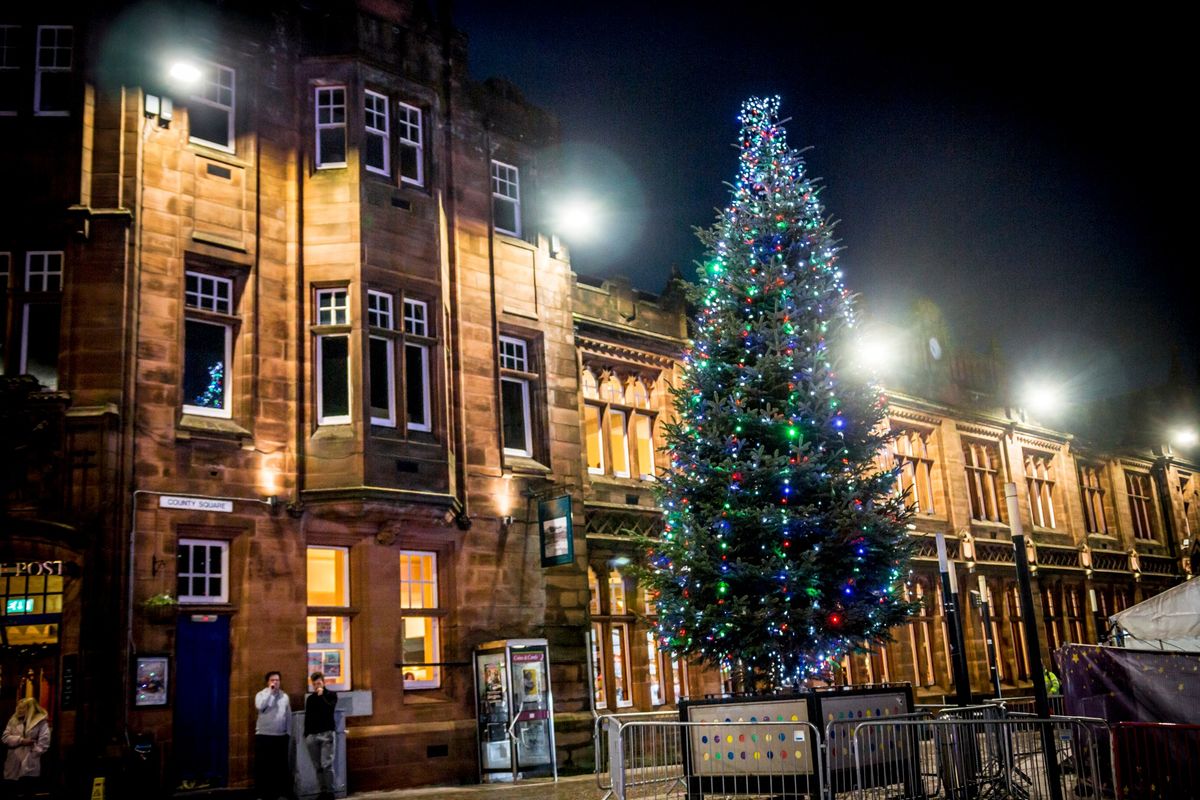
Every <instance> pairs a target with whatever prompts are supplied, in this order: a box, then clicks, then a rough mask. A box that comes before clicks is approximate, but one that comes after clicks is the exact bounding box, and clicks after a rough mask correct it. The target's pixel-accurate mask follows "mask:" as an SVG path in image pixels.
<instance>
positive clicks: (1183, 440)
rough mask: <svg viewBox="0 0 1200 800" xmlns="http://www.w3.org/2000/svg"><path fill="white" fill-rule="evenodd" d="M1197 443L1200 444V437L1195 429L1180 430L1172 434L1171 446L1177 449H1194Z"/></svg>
mask: <svg viewBox="0 0 1200 800" xmlns="http://www.w3.org/2000/svg"><path fill="white" fill-rule="evenodd" d="M1197 442H1200V436H1198V435H1197V434H1196V429H1195V428H1178V429H1176V430H1175V432H1174V433H1173V434H1171V444H1173V445H1175V446H1176V447H1183V448H1192V447H1195V446H1196V443H1197Z"/></svg>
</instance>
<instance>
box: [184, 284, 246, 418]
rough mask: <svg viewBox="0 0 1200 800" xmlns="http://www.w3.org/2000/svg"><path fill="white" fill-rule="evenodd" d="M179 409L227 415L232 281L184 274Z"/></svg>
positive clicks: (231, 334)
mask: <svg viewBox="0 0 1200 800" xmlns="http://www.w3.org/2000/svg"><path fill="white" fill-rule="evenodd" d="M183 296H184V303H183V305H184V308H185V309H186V313H187V316H186V317H185V319H184V323H183V338H184V342H183V410H184V412H185V413H188V414H202V415H205V416H211V417H230V416H231V411H230V402H229V379H230V365H231V363H232V359H233V331H234V326H235V322H236V321H235V320H234V319H233V281H231V280H229V279H228V278H218V277H215V276H213V275H206V274H204V273H201V272H186V273H184V294H183Z"/></svg>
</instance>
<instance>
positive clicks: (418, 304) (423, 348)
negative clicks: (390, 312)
mask: <svg viewBox="0 0 1200 800" xmlns="http://www.w3.org/2000/svg"><path fill="white" fill-rule="evenodd" d="M418 311H419V313H418ZM404 336H405V339H404V418H405V424H406V426H407V428H408V430H410V431H423V432H426V433H428V432H429V431H431V430H433V410H432V406H433V404H432V399H431V395H430V386H429V346H428V345H427V344H421V343H419V342H410V341H409V340H408V337H410V336H421V337H428V336H429V304H428V303H426V302H425V301H424V300H413V299H411V298H408V297H406V298H404ZM410 349H411V350H413V351H414V352H418V353H420V358H421V368H420V373H421V405H422V408H421V411H422V419H423V421H422V422H413V420H412V418H411V417H410V416H409V414H408V382H409V381H410V380H412V378H411V376H410V375H409V370H408V352H409V350H410Z"/></svg>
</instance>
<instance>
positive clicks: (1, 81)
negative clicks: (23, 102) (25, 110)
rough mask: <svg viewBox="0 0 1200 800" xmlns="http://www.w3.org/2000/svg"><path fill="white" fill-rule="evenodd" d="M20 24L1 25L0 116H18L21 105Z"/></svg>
mask: <svg viewBox="0 0 1200 800" xmlns="http://www.w3.org/2000/svg"><path fill="white" fill-rule="evenodd" d="M20 37H21V27H20V26H19V25H0V117H12V116H16V114H17V109H18V107H19V105H20V96H21V82H20V74H21V73H20V52H21V51H20Z"/></svg>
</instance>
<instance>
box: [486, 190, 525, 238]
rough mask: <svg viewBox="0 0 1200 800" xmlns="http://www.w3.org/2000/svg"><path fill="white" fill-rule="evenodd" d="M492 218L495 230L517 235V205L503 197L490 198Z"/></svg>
mask: <svg viewBox="0 0 1200 800" xmlns="http://www.w3.org/2000/svg"><path fill="white" fill-rule="evenodd" d="M492 218H493V220H494V222H495V227H496V230H498V231H503V232H504V233H511V234H513V235H514V236H517V235H519V231H518V228H517V204H516V203H515V202H513V201H512V200H508V199H505V198H503V197H492Z"/></svg>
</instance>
